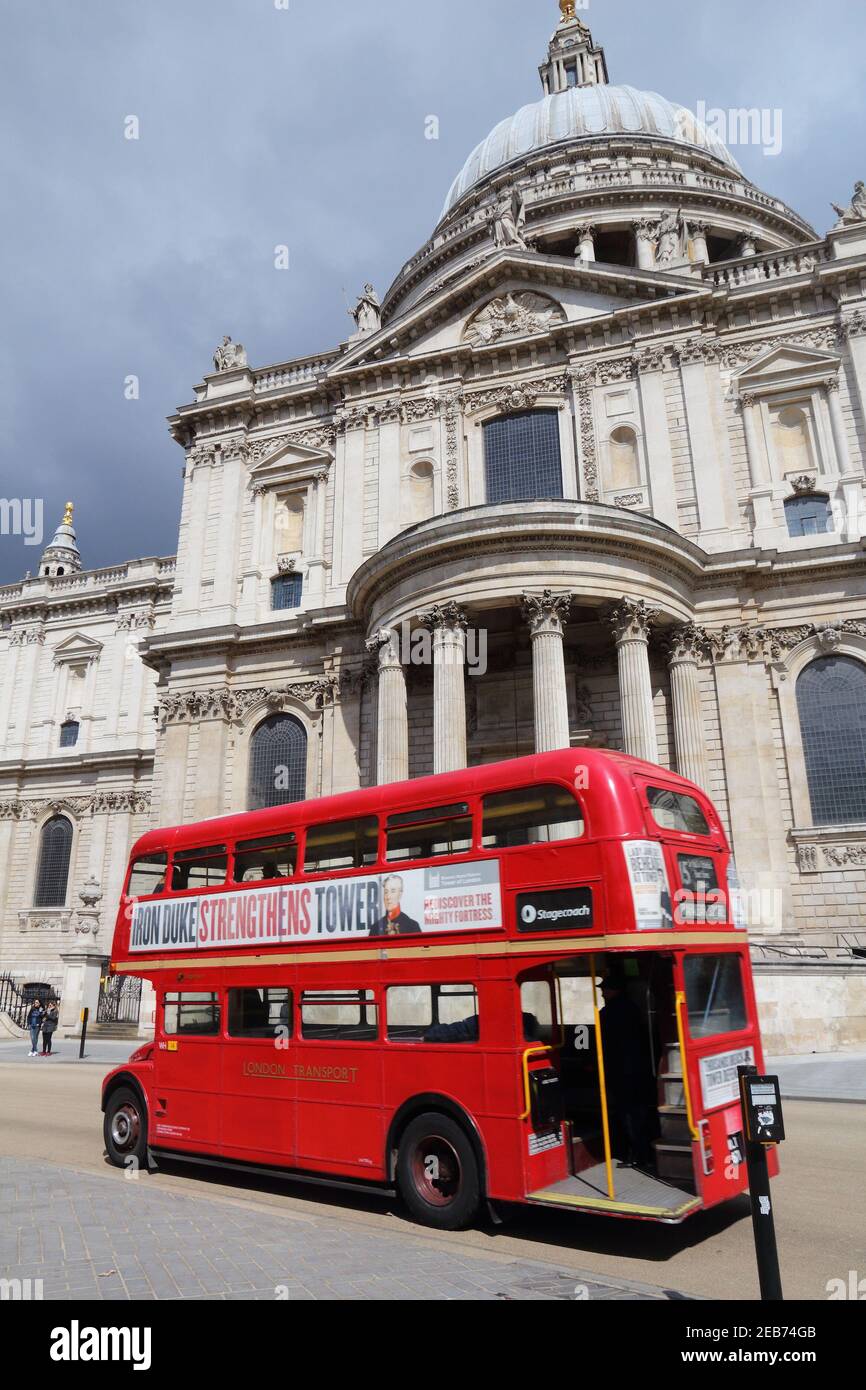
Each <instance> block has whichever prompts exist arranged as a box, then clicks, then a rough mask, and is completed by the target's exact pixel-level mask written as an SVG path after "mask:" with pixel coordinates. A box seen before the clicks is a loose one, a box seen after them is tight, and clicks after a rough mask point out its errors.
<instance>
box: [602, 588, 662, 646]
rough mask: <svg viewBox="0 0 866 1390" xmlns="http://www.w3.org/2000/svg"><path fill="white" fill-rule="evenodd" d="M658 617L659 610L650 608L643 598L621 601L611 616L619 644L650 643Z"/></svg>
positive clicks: (611, 622)
mask: <svg viewBox="0 0 866 1390" xmlns="http://www.w3.org/2000/svg"><path fill="white" fill-rule="evenodd" d="M658 616H659V613H658V609H657V608H649V607H648V606H647V604H646V603H645V601H644V600H643V599H642V598H639V599H635V598H623V599H620V601H619V603H618V604H617V605H616V607H615V608H614V609H613V612H612V613H611V615H610V625H611V627H612V628H613V635H614V637H615V638H616V641H617V643H620V642H648V641H649V635H650V632H651V630H652V625H653V623H654V622H655V620H656V618H657V617H658Z"/></svg>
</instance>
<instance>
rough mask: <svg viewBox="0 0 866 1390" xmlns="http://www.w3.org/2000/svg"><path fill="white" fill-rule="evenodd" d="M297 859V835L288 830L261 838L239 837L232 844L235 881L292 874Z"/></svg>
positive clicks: (268, 878) (256, 879)
mask: <svg viewBox="0 0 866 1390" xmlns="http://www.w3.org/2000/svg"><path fill="white" fill-rule="evenodd" d="M297 862H298V842H297V837H296V836H295V835H294V834H293V833H292V831H290V830H289V831H285V832H284V833H283V834H282V835H270V836H268V837H266V838H265V839H261V840H242V841H241V842H240V843H239V844H237V845H236V846H235V883H257V882H261V881H264V882H268V881H271V880H273V879H280V878H291V877H292V875H293V874H294V872H295V867H296V865H297Z"/></svg>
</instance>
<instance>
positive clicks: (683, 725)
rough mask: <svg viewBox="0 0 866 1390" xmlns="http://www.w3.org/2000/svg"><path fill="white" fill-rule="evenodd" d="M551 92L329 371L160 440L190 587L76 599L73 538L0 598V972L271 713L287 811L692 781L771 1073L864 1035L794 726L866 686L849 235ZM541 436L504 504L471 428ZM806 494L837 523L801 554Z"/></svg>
mask: <svg viewBox="0 0 866 1390" xmlns="http://www.w3.org/2000/svg"><path fill="white" fill-rule="evenodd" d="M542 80H543V84H544V89H545V92H547V93H549V94H550V96H551V100H552V101H553V102H554V103H556V102H560V103H561V105H560V107H559V108H557V109H558V110H559V111H560V121H559V125H558V126H557V127H556V129H555V130H553V129H551V128H549V127H548V126H547V125H545V124H544V123H545V122H547V121H550V120H552V118H551V116H550V110H551V109H552V108H550V106H549V104H548V105H542V106H539V108H538V112H539V114H538V117H537V121H536V126H535V127H534V129H535V138H534V140H533V141H532V142H530V146H529V148H528V149H527V148H526V142H525V141H524V143H523V145H522V147H521V149H522V152H521V154H520V157H519V158H517V157H515V156H514V154H513V152H510V151H509V148H507V146H508V139H510V136H505V137H497V140H498V144H497V142H496V141H494V140H493V137H491V141H490V142H486V143H485V146H484V147H483V150H482V152H481V154H480V155H479V154H478V152H476V156H477V157H476V156H473V159H471V160H470V161H468V162H467V166H466V169H465V170H464V171H463V173H462V174H461V175H460V176H459V177H458V180H457V181H456V182H455V186H454V188H453V189H452V191H451V194H449V199H448V202H447V204H446V210H445V212H444V214H443V217H442V219H441V220H440V222H439V224H438V226H437V227H436V229H435V231H434V233H433V235H432V237H431V238H430V240H429V241H428V242H427V243H426V244H425V246H424V247H422V248H421V250H420V251H419V252H418V253H417V254H416V255H415V256H413V257H412V259H411V260H409V261H408V262H407V263H406V265H405V266H404V267H403V269H402V270H401V271H400V273H399V275H398V276H397V278H396V279H395V281H394V283H393V285H392V286H391V287H390V289H389V290H388V291H387V293H386V294H385V296H384V298H383V300H382V302H381V304H380V302H379V300H378V298H377V296H376V295H375V292H374V291H373V290H372V287H370V286H368V287H367V288H366V290H365V294H364V296H362V298H361V300H360V301H359V306H358V310H357V311H356V322H357V326H358V331H357V332H356V333H355V334H353V335H352V337H351V338H350V339H349V340H348V342H346V343H344V344H341V345H340V346H338V347H336V348H335V349H334V350H333V351H332V352H328V353H325V354H320V355H318V356H316V357H311V358H304V359H300V360H295V361H292V362H287V363H282V364H277V365H275V366H270V367H265V368H262V369H256V368H254V367H252V366H250V365H249V363H248V360H247V354H246V352H245V351H244V349H243V348H240V347H239V345H236V344H232V343H231V342H230V340H226V342H225V343H224V344H223V346H222V348H221V349H219V350H218V352H217V354H216V356H215V360H214V365H215V370H214V372H213V373H211V374H210V375H208V376H206V377H205V379H204V380H203V381H202V382H201V383H200V384H199V385H197V386H196V387H195V388H194V400H193V401H192V402H191V403H190V404H188V405H186V406H184V407H182V408H181V409H180V410H178V412H177V413H176V414H175V415H174V416H172V418H171V422H170V423H171V428H172V431H173V434H174V437H175V439H176V440H177V442H178V444H179V446H180V447H181V448H182V449H183V450H184V453H185V459H186V464H185V482H184V495H183V504H182V510H181V517H180V527H179V545H178V555H177V561H176V568H175V563H174V561H173V560H155V561H134V562H131V563H130V564H129V565H126V566H122V567H120V568H118V569H116V570H111V571H95V572H93V571H89V572H84V571H81V570H80V564H79V567H78V569H77V570H76V571H75V572H74V573H73V574H71V575H70V573H69V572H68V568H67V565H64V564H62V561H63V557H64V553H65V552H64V545H67V546H68V545H69V542H70V536H69V532H70V531H71V525H69V526H68V527H67V531H66V532H65V533H64V534H62V535H61V532H62V531H63V527H61V528H60V530H59V531H58V537H55V542H56V543H57V544H55V543H53V546H52V547H49V550H48V551H46V557H45V561H44V563H43V567H42V571H41V573H40V575H39V576H38V577H37V578H36V579H28V580H26V581H24V582H23V583H21V584H19V585H13V586H10V587H9V588H7V589H5V590H2V591H0V615H2V620H3V627H2V632H0V681H2V688H3V700H2V705H0V708H2V710H3V712H4V713H3V716H2V718H3V720H4V721H5V722H4V723H2V725H0V863H2V865H3V866H4V868H3V877H2V935H0V971H6V972H12V973H14V974H16V975H18V976H25V975H29V976H30V977H39V978H55V977H56V975H57V969H58V965H57V963H58V961H59V952H60V951H61V950H63V949H65V945H66V942H67V941H68V940H69V939H70V934H72V935H74V933H75V928H76V919H77V914H76V907H75V904H76V901H77V898H76V894H77V892H78V890H79V889H80V887H81V886H82V884H83V882H84V880H85V879H86V878H88V877H95V878H96V879H97V880H98V881H99V883H100V885H101V886H102V888H103V891H104V902H105V904H109V903H111V902H113V901H115V900H116V897H117V893H118V891H119V888H120V882H121V873H122V866H123V863H124V860H125V858H126V854H127V851H128V848H129V845H130V843H131V841H132V840H133V839H134V837H135V835H136V834H137V833H138V832H139V830H141V829H143V828H145V827H146V826H147V825H149V824H152V823H155V822H163V823H175V822H180V821H187V820H191V819H203V818H207V817H211V816H216V815H220V814H223V813H225V812H227V811H230V810H234V809H241V808H244V807H245V806H246V805H247V804H248V787H249V779H250V758H251V743H252V738H253V735H254V733H255V731H256V730H257V728H259V727H260V726H261V724H262V721H263V720H265V719H267V718H269V717H270V716H272V715H273V714H275V713H280V712H282V713H285V714H289V715H291V716H293V718H294V719H295V720H296V721H297V722H298V724H299V725H300V726H301V728H302V729H303V731H304V735H305V739H306V750H307V752H306V779H305V789H306V794H307V795H308V796H317V795H327V794H329V793H332V792H339V791H345V790H350V789H352V788H355V787H358V786H359V785H370V784H372V783H374V782H375V781H376V780H377V779H379V780H389V779H394V778H398V777H403V776H407V775H408V776H411V777H415V776H419V775H422V774H424V773H428V772H431V771H434V770H444V769H446V768H452V767H460V766H464V765H466V764H467V763H474V762H478V761H482V760H483V761H489V760H495V759H498V758H505V757H512V756H515V755H519V754H523V753H527V752H531V751H532V750H533V749H535V748H540V749H541V748H548V747H557V746H562V745H563V744H568V743H571V744H573V745H575V746H579V745H581V744H587V743H589V744H593V745H595V746H608V747H611V748H624V749H626V751H628V752H632V753H635V754H637V755H640V756H643V757H646V758H649V759H650V760H652V761H658V762H660V763H661V764H662V765H663V766H668V767H672V768H675V769H676V770H678V771H680V772H682V773H683V774H684V775H686V776H688V777H691V778H692V779H694V780H695V781H697V782H699V783H701V784H702V785H703V786H705V787H706V788H707V790H708V791H709V792H710V793H711V795H712V796H713V797H714V799H715V801H716V803H717V805H718V806H719V809H720V812H721V814H722V817H723V819H724V821H725V824H726V826H727V827H728V829H729V831H730V834H731V836H732V839H733V842H734V848H735V852H736V856H737V862H738V866H739V871H740V878H741V881H742V884H743V887H744V890H745V892H746V895H747V897H746V901H747V903H748V904H749V912H750V929H751V933H752V940H753V943H754V950H755V955H756V959H757V961H758V964H759V974H758V981H759V989H760V991H761V996H762V998H763V999H765V1000H766V1001H767V1009H766V1015H765V1023H766V1025H767V1032H768V1043H769V1046H770V1048H771V1049H772V1048H774V1047H779V1048H784V1049H785V1050H811V1049H813V1048H814V1049H820V1048H821V1047H822V1046H825V1045H827V1046H842V1045H854V1044H856V1043H860V1044H862V1043H863V1042H864V1041H866V1021H864V1007H863V979H864V975H863V971H864V968H866V967H864V964H863V961H862V960H861V959H860V958H859V957H858V956H857V954H856V951H857V950H858V949H862V948H863V947H864V946H866V920H864V901H866V897H864V890H866V825H864V824H859V823H851V824H833V825H822V826H819V827H816V826H815V825H814V818H813V811H812V803H811V798H810V790H809V786H808V783H807V777H806V764H805V759H804V751H803V742H802V738H801V726H800V721H799V715H798V707H797V694H796V691H797V682H798V679H799V677H800V675H801V673H802V672H803V670H804V669H805V668H806V667H807V666H809V665H810V663H812V662H814V661H815V660H817V659H820V658H821V657H822V656H826V655H828V654H832V655H836V656H847V657H850V658H851V659H853V660H854V661H856V662H861V663H862V662H866V572H864V565H863V541H864V538H866V507H864V492H863V489H864V482H866V478H864V462H866V416H864V409H866V220H863V219H862V218H861V217H860V215H859V213H860V211H861V209H860V207H859V204H856V201H855V204H854V205H852V208H851V209H846V210H844V211H843V215H842V216H841V217H840V221H839V223H838V224H837V226H836V227H834V229H833V230H832V231H831V232H830V233H829V234H828V235H827V236H826V237H823V238H821V237H819V236H818V235H817V233H816V232H815V231H814V230H813V229H812V228H810V227H809V226H808V225H807V224H806V223H805V222H804V221H803V220H802V219H801V218H800V217H799V216H798V215H797V214H796V213H795V212H793V211H792V210H791V209H790V208H787V207H786V206H785V205H784V204H783V203H782V202H780V200H778V199H776V198H774V197H772V196H769V195H767V194H765V193H763V192H762V191H761V190H759V189H757V188H755V187H754V186H753V185H752V184H751V183H750V182H749V181H748V180H747V179H746V178H745V177H744V176H743V175H742V173H741V172H740V171H739V169H738V168H737V166H736V164H735V162H734V161H733V159H732V158H731V156H730V155H729V154H728V152H727V151H725V150H724V147H723V146H720V145H719V142H718V141H717V140H715V137H712V138H711V137H710V136H709V134H708V133H707V132H706V131H703V132H702V131H701V129H700V128H699V126H698V123H697V122H695V121H694V118H690V122H691V123H690V124H689V122H687V121H686V122H684V121H681V120H680V119H679V117H680V115H687V114H688V113H678V112H677V111H674V109H673V108H670V111H669V112H668V115H667V116H665V111H663V110H661V108H660V107H658V105H657V104H656V105H653V104H652V103H650V101H649V99H646V100H644V99H642V98H641V96H640V94H634V93H632V95H631V96H630V97H628V98H627V99H626V97H624V96H623V95H622V94H623V93H624V92H631V91H632V89H625V88H615V87H610V86H609V84H608V81H607V64H606V59H605V56H604V53H603V51H602V50H601V49H600V48H598V47H596V46H594V44H593V41H592V38H591V35H589V31H588V30H587V29H586V27H585V25H584V24H583V23H582V21H581V20H580V19H578V18H577V17H576V16H574V15H571V14H566V15H565V17H564V19H563V22H562V24H561V25H560V26H559V28H558V29H557V32H556V34H555V36H554V39H553V41H552V43H551V48H550V52H549V56H548V61H547V63H546V64H545V65H543V67H542ZM590 90H592V92H593V94H594V96H596V97H597V98H598V100H599V101H601V105H602V108H603V110H604V111H605V112H606V113H607V115H606V124H605V127H604V129H602V130H599V128H598V123H596V125H595V126H593V127H589V126H587V124H586V123H585V122H584V121H583V116H582V114H581V112H582V111H583V107H582V104H581V103H582V102H583V100H584V98H585V95H586V93H587V92H588V91H590ZM626 100H628V101H629V102H631V103H632V118H631V119H629V120H625V119H624V117H623V110H624V104H625V102H626ZM635 110H636V111H637V119H634V111H635ZM660 111H661V115H660V114H659V112H660ZM671 112H672V113H673V114H671ZM663 116H664V117H665V119H662V117H663ZM565 117H567V119H565ZM665 120H667V122H668V123H667V125H666V124H665ZM569 122H570V124H569ZM503 140H504V141H505V143H504V144H503ZM479 149H481V147H479ZM533 412H542V413H545V416H546V418H547V419H548V420H549V419H550V418H553V419H555V422H556V425H555V431H554V438H555V443H556V446H557V452H558V458H559V467H560V470H561V480H560V479H558V480H557V486H556V487H555V488H552V489H550V491H551V493H552V494H553V495H551V496H550V497H546V496H544V495H536V496H535V497H534V498H531V499H530V500H522V497H521V496H519V495H518V496H514V498H513V500H507V499H506V500H493V499H491V498H490V497H489V495H488V493H489V489H490V477H491V475H490V471H489V468H488V456H487V444H486V440H487V438H488V431H487V429H486V427H487V426H489V425H490V424H491V423H492V422H496V421H500V420H508V419H511V420H514V419H519V418H526V417H528V416H530V415H531V414H532V413H533ZM798 498H812V499H813V500H814V501H815V502H816V503H820V504H821V505H822V506H823V505H825V506H826V513H827V517H828V518H829V519H830V525H831V529H829V530H822V531H821V533H820V534H814V533H813V534H805V535H797V534H794V533H792V526H791V515H792V506H791V504H792V503H794V502H795V501H796V499H798ZM794 510H795V509H794ZM793 530H796V528H793ZM58 544H59V547H60V548H59V551H58V549H57V545H58ZM71 544H72V546H73V547H74V545H75V538H74V532H73V533H72V537H71ZM75 553H76V554H77V550H76V552H75ZM58 554H59V556H60V562H61V563H60V568H61V570H65V571H66V572H65V573H58V572H57V570H58V558H57V557H58ZM281 582H282V583H283V584H285V583H286V582H288V584H289V585H290V586H291V592H292V595H293V597H292V599H291V602H290V604H289V606H288V607H279V606H278V607H275V606H274V604H275V594H277V592H281V590H280V584H281ZM395 635H397V636H399V639H400V642H401V643H406V644H409V646H410V647H411V644H412V643H414V642H415V641H418V642H419V643H421V642H422V641H423V640H424V639H425V638H428V639H429V642H430V648H429V651H430V661H429V664H424V663H422V664H415V663H413V662H412V661H411V660H409V661H407V657H406V654H405V647H395V641H396V636H395ZM480 638H483V642H484V650H485V660H484V662H483V663H476V664H475V667H474V668H473V661H472V656H473V643H476V642H477V641H478V640H480ZM482 665H483V671H482ZM70 673H74V678H73V675H70ZM70 681H71V682H72V684H70ZM70 690H74V694H75V697H76V701H77V703H75V704H74V710H73V712H75V711H77V712H78V714H77V715H76V717H78V715H80V727H81V730H82V731H83V732H82V733H80V734H79V739H80V741H79V743H78V744H77V746H76V747H75V748H69V749H62V750H61V749H59V748H58V746H57V742H58V730H59V726H60V724H61V723H62V722H63V721H64V719H65V718H66V716H67V714H68V713H69V710H68V709H67V706H70V705H71V697H70V695H69V693H68V692H69V691H70ZM154 710H155V717H154ZM863 776H864V779H866V767H864V770H863ZM112 798H114V800H112ZM56 808H61V809H62V811H63V814H68V815H69V816H70V817H71V818H72V820H73V824H74V843H73V852H72V871H71V874H70V881H69V892H68V898H67V905H66V906H65V907H64V908H62V909H57V910H54V912H53V913H45V912H40V911H37V910H35V909H33V908H32V907H31V906H30V904H31V903H32V897H33V894H32V884H33V874H34V872H35V870H34V863H35V853H36V851H35V845H36V841H37V836H38V833H39V830H40V826H41V823H42V822H43V821H44V819H45V818H46V817H47V816H49V815H50V814H51V813H52V811H53V810H55V809H56ZM110 915H111V914H110V912H109V911H106V912H105V913H104V914H103V920H102V923H101V925H100V926H99V927H98V928H97V930H96V932H95V936H96V938H97V942H98V945H99V946H100V947H101V948H102V949H104V950H105V952H106V953H107V950H108V946H109V940H110V930H111V922H110ZM819 967H820V968H819ZM821 969H824V970H831V971H832V972H833V977H834V979H836V980H837V981H838V985H837V986H834V988H833V990H832V991H826V990H825V989H824V986H823V984H822V979H823V976H822V975H821V974H820V970H821ZM788 1000H791V1001H792V1004H791V1008H790V1009H789V1008H788V1005H787V1003H786V1001H788ZM839 1010H842V1011H843V1014H844V1018H840V1017H838V1016H837V1014H838V1011H839ZM798 1020H800V1022H798Z"/></svg>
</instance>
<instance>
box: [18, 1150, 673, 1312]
mask: <svg viewBox="0 0 866 1390" xmlns="http://www.w3.org/2000/svg"><path fill="white" fill-rule="evenodd" d="M158 1183H159V1179H158V1177H157V1178H154V1177H149V1176H147V1175H146V1174H142V1175H141V1176H139V1177H138V1178H135V1179H127V1180H124V1179H123V1178H120V1177H111V1176H105V1177H102V1176H101V1175H98V1174H90V1173H83V1172H78V1171H76V1170H74V1169H71V1168H62V1167H55V1166H54V1165H52V1164H49V1163H30V1162H28V1161H26V1160H23V1159H11V1158H2V1159H0V1280H4V1279H20V1280H26V1279H30V1280H35V1279H41V1280H42V1281H43V1297H44V1298H45V1299H63V1300H70V1301H72V1302H76V1301H78V1300H82V1299H111V1300H139V1299H199V1300H201V1299H205V1300H235V1299H255V1300H262V1301H264V1300H268V1299H271V1300H273V1299H279V1298H282V1299H287V1300H290V1301H298V1300H316V1299H324V1300H328V1299H340V1300H346V1299H350V1300H395V1301H397V1300H405V1299H411V1300H424V1299H437V1300H443V1299H444V1300H466V1299H468V1300H475V1301H477V1300H483V1301H501V1300H505V1301H511V1300H513V1301H516V1302H527V1301H533V1300H544V1301H551V1300H553V1301H575V1300H581V1301H583V1300H589V1301H594V1300H602V1299H603V1300H610V1299H618V1300H641V1301H642V1300H661V1299H678V1298H680V1297H681V1296H682V1295H679V1294H677V1293H674V1292H670V1291H667V1290H664V1289H659V1288H653V1287H650V1286H648V1285H643V1284H635V1283H630V1282H628V1281H626V1280H623V1281H614V1280H610V1279H605V1278H600V1277H599V1276H598V1275H585V1276H584V1275H583V1274H581V1273H580V1272H578V1271H575V1270H573V1269H565V1268H563V1267H560V1266H558V1265H554V1264H550V1263H549V1262H545V1261H540V1260H539V1261H535V1260H525V1259H515V1258H514V1257H513V1256H509V1255H504V1254H503V1255H498V1254H496V1252H495V1251H491V1253H490V1254H489V1255H488V1254H487V1253H483V1254H482V1253H480V1252H478V1251H477V1250H473V1251H469V1250H467V1249H464V1248H461V1247H460V1246H459V1245H457V1244H456V1243H455V1242H453V1241H450V1240H449V1239H448V1237H443V1236H440V1235H438V1234H436V1235H434V1234H432V1233H424V1232H423V1231H421V1230H419V1228H418V1227H415V1226H411V1225H409V1224H406V1223H403V1222H401V1221H400V1220H399V1219H398V1218H397V1217H395V1220H394V1229H393V1231H388V1232H386V1233H384V1232H382V1231H381V1230H379V1229H374V1228H371V1227H365V1226H364V1225H363V1224H361V1223H358V1222H352V1221H338V1220H335V1219H334V1218H332V1217H319V1216H313V1217H311V1216H307V1215H298V1214H297V1213H296V1212H288V1211H287V1212H280V1211H275V1210H274V1209H273V1208H267V1209H261V1208H259V1209H257V1208H255V1207H251V1206H250V1204H249V1203H246V1202H244V1203H241V1202H233V1201H231V1200H225V1199H218V1198H217V1199H214V1198H210V1197H202V1196H199V1195H190V1196H186V1195H183V1194H179V1193H177V1192H174V1191H167V1190H163V1191H160V1190H159V1186H158ZM491 1243H493V1242H491ZM0 1287H5V1286H0ZM6 1296H7V1297H8V1294H7V1295H6ZM2 1297H3V1294H2V1292H0V1298H2Z"/></svg>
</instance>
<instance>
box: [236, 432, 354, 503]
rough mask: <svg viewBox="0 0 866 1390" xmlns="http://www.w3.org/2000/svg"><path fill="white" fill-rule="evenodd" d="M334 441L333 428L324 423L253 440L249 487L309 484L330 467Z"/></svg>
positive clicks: (250, 444) (250, 454)
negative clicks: (308, 482) (306, 482)
mask: <svg viewBox="0 0 866 1390" xmlns="http://www.w3.org/2000/svg"><path fill="white" fill-rule="evenodd" d="M335 438H336V434H335V430H334V426H333V425H331V424H324V423H323V424H321V425H315V424H311V425H308V426H307V427H306V428H304V429H300V430H293V431H291V432H289V431H286V432H284V433H280V434H270V435H262V436H261V437H259V438H258V439H256V438H253V439H251V440H250V441H249V444H248V461H249V483H250V486H251V487H252V488H257V487H261V488H271V487H279V486H280V485H282V484H283V483H298V482H304V481H308V480H309V479H311V478H313V477H315V476H316V474H318V473H320V472H321V471H322V470H323V469H327V468H328V467H329V466H330V464H331V461H332V460H333V457H334V441H335Z"/></svg>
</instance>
